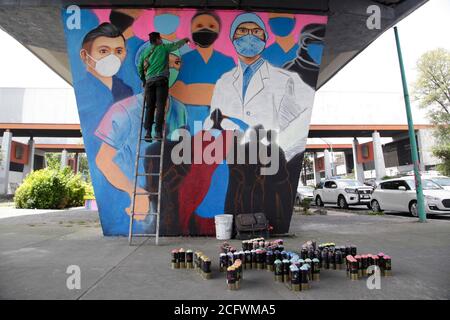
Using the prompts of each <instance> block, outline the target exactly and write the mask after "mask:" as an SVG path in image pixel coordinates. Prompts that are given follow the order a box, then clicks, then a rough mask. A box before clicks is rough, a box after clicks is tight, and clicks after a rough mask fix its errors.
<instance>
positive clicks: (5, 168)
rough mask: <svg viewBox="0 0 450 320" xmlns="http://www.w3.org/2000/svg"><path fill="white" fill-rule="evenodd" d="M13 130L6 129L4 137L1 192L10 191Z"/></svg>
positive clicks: (0, 168) (0, 181)
mask: <svg viewBox="0 0 450 320" xmlns="http://www.w3.org/2000/svg"><path fill="white" fill-rule="evenodd" d="M11 145H12V132H10V131H5V132H4V133H3V138H2V148H1V150H0V151H1V153H2V155H1V156H0V159H1V161H0V194H7V193H8V186H9V163H10V161H11Z"/></svg>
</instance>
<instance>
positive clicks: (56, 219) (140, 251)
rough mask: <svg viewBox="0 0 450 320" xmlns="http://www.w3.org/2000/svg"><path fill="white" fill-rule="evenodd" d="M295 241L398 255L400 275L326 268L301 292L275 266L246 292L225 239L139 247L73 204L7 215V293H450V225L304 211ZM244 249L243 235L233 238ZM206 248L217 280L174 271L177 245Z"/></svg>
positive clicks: (1, 245) (0, 230)
mask: <svg viewBox="0 0 450 320" xmlns="http://www.w3.org/2000/svg"><path fill="white" fill-rule="evenodd" d="M290 231H291V233H295V234H296V237H292V238H286V239H285V242H286V246H287V248H288V249H290V250H296V249H298V248H299V245H300V244H301V243H303V242H304V241H306V240H308V239H316V240H317V241H319V242H321V241H327V242H328V241H334V242H336V243H337V244H346V243H353V244H356V245H357V246H358V250H359V252H372V253H377V252H378V251H383V252H385V253H387V254H390V255H391V256H392V257H393V271H394V276H393V277H391V278H382V281H381V289H380V290H369V289H367V287H366V283H365V281H363V280H360V281H353V282H352V281H350V280H348V279H347V278H346V275H345V271H334V270H326V271H323V272H322V275H321V281H320V282H313V283H312V289H311V290H309V291H305V292H300V293H293V292H291V291H289V290H288V289H287V288H286V287H285V286H284V285H283V284H279V283H275V282H274V281H273V277H272V274H271V273H269V272H266V271H257V270H252V271H244V280H243V283H242V288H241V290H239V291H233V292H232V291H227V290H226V285H225V276H224V274H220V273H218V272H217V251H218V245H219V243H220V242H219V241H218V240H216V239H213V238H163V239H162V241H161V242H162V245H160V246H159V247H155V246H154V245H153V244H152V241H151V240H147V241H145V240H141V242H140V243H139V244H137V245H135V246H132V247H129V246H128V245H127V241H126V239H125V238H122V237H103V236H102V234H101V229H100V227H99V222H98V217H97V214H96V212H92V211H85V210H71V211H58V212H50V213H44V214H39V215H30V216H21V217H17V218H5V219H0V298H3V299H140V298H144V299H237V300H238V299H249V298H254V299H449V298H450V291H449V290H450V289H449V288H450V276H449V271H448V266H449V265H450V246H449V243H450V221H448V220H430V221H429V222H428V223H425V224H420V223H418V222H416V220H415V219H413V218H408V217H403V216H368V215H357V214H353V213H346V212H331V211H330V210H329V211H328V215H311V216H303V215H298V214H295V215H294V217H293V221H292V227H291V230H290ZM233 242H234V243H235V244H236V245H238V244H239V242H238V241H233ZM181 246H182V247H184V248H192V249H199V250H202V251H204V252H205V253H206V254H208V255H210V256H211V257H212V258H213V271H215V273H214V277H213V279H211V280H202V279H201V277H200V276H199V275H198V274H196V273H195V272H194V271H190V270H171V269H170V268H169V251H170V250H171V249H172V248H176V247H181ZM69 265H78V266H79V267H80V268H81V289H80V290H68V289H67V287H66V279H67V277H68V274H66V269H67V267H68V266H69Z"/></svg>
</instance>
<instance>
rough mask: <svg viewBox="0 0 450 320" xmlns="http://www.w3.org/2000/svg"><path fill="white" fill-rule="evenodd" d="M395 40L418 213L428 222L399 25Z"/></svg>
mask: <svg viewBox="0 0 450 320" xmlns="http://www.w3.org/2000/svg"><path fill="white" fill-rule="evenodd" d="M394 33H395V42H396V44H397V54H398V62H399V65H400V73H401V75H402V85H403V96H404V99H405V107H406V117H407V118H408V131H409V143H410V145H411V158H412V161H413V164H414V179H415V182H416V195H417V213H418V216H419V221H420V222H426V221H427V217H426V214H425V203H424V196H423V189H422V178H421V177H420V171H419V154H418V152H417V142H416V134H415V132H414V123H413V118H412V114H411V105H410V102H409V93H408V84H407V82H406V75H405V67H404V66H403V56H402V49H401V47H400V39H399V36H398V31H397V27H394Z"/></svg>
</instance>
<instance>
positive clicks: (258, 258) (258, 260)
mask: <svg viewBox="0 0 450 320" xmlns="http://www.w3.org/2000/svg"><path fill="white" fill-rule="evenodd" d="M256 267H257V269H258V270H262V269H264V261H263V251H262V250H261V249H258V250H256Z"/></svg>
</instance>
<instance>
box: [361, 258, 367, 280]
mask: <svg viewBox="0 0 450 320" xmlns="http://www.w3.org/2000/svg"><path fill="white" fill-rule="evenodd" d="M368 267H369V264H368V257H367V255H366V254H363V255H362V256H361V269H362V275H363V277H365V276H367V268H368Z"/></svg>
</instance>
